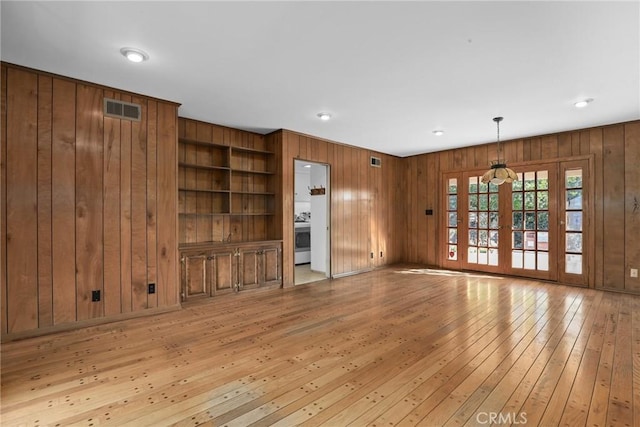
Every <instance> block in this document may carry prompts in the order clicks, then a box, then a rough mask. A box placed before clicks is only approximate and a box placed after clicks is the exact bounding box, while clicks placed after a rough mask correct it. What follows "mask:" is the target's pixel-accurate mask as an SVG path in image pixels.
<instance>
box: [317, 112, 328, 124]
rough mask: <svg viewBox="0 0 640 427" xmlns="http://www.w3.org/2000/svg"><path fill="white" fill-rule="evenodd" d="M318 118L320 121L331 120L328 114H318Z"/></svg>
mask: <svg viewBox="0 0 640 427" xmlns="http://www.w3.org/2000/svg"><path fill="white" fill-rule="evenodd" d="M318 118H319V119H320V120H322V121H325V122H326V121H327V120H331V114H329V113H318Z"/></svg>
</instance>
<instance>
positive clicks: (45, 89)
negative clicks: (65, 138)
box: [37, 76, 53, 328]
mask: <svg viewBox="0 0 640 427" xmlns="http://www.w3.org/2000/svg"><path fill="white" fill-rule="evenodd" d="M52 97H53V79H52V78H51V77H50V76H38V168H37V171H38V172H37V173H38V326H39V327H41V328H42V327H45V326H52V325H53V276H52V258H51V257H52V254H51V249H52V248H51V222H52V218H51V173H52V172H51V169H52V163H51V128H52V102H53V101H52Z"/></svg>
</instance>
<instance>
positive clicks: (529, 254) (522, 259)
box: [509, 165, 556, 279]
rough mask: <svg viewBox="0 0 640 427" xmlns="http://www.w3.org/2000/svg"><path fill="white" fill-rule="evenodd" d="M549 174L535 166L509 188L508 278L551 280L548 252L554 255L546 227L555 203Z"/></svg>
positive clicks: (548, 168) (553, 275)
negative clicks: (509, 248) (517, 276)
mask: <svg viewBox="0 0 640 427" xmlns="http://www.w3.org/2000/svg"><path fill="white" fill-rule="evenodd" d="M550 166H553V165H550ZM550 170H551V171H553V170H555V168H553V167H547V166H539V167H536V168H535V169H533V170H527V171H524V172H518V173H517V175H518V180H517V181H514V182H513V184H512V185H511V203H510V206H509V207H510V209H511V212H510V215H509V216H510V217H511V239H510V240H511V242H510V246H511V254H510V255H511V262H510V263H509V265H510V267H511V273H512V274H518V275H526V276H532V277H541V278H545V279H553V278H554V277H555V271H556V268H555V267H554V266H553V263H554V262H555V259H554V257H553V256H552V252H553V253H555V249H554V246H555V245H554V244H553V242H552V238H553V234H554V233H553V232H554V231H555V228H554V227H551V226H550V219H551V218H552V217H553V214H554V212H555V210H554V208H555V203H553V202H552V199H553V195H552V194H551V193H550V190H551V188H550V186H551V181H550ZM554 175H555V174H554V173H551V176H554Z"/></svg>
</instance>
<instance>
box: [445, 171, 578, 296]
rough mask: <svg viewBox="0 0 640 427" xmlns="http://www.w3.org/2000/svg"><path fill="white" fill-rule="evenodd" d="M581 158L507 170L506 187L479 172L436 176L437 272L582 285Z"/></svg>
mask: <svg viewBox="0 0 640 427" xmlns="http://www.w3.org/2000/svg"><path fill="white" fill-rule="evenodd" d="M587 168H588V161H586V160H584V161H582V160H581V161H572V162H551V163H538V164H529V165H525V166H520V167H514V168H513V169H514V171H515V172H516V173H517V175H518V180H517V181H515V182H513V183H512V184H511V185H509V184H503V185H500V186H496V185H494V184H490V183H489V184H483V183H482V182H481V180H480V177H481V176H482V173H483V171H473V172H455V173H454V172H451V173H446V174H443V181H442V182H443V195H444V198H443V203H444V206H445V209H443V211H444V212H443V216H442V217H441V218H442V220H441V224H442V226H441V227H442V228H441V230H442V234H441V235H442V239H443V240H442V242H443V243H444V244H443V245H441V246H440V248H441V250H442V252H441V258H440V259H441V262H442V265H443V267H445V268H452V269H465V270H477V271H487V272H495V273H504V274H510V275H516V276H524V277H531V278H536V279H544V280H554V281H555V280H558V281H560V282H561V283H575V284H586V283H587V274H586V270H587V268H586V267H587V265H588V264H587V260H586V258H587V257H586V254H585V253H584V251H585V248H588V247H589V246H588V245H586V244H585V243H584V242H585V236H584V233H585V227H584V224H583V222H584V221H586V219H587V218H588V216H587V215H586V214H585V212H586V207H585V206H587V204H586V200H587V195H588V191H587V190H588V189H587V187H586V185H587V184H586V183H587V182H588V181H587V180H585V179H584V176H583V175H584V174H586V171H588V169H587Z"/></svg>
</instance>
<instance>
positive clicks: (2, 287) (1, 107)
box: [0, 65, 7, 335]
mask: <svg viewBox="0 0 640 427" xmlns="http://www.w3.org/2000/svg"><path fill="white" fill-rule="evenodd" d="M6 200H7V68H6V67H5V66H4V65H0V316H2V317H0V331H1V332H2V334H3V335H4V334H6V333H7V228H6V227H7V204H6Z"/></svg>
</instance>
